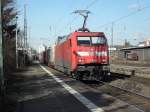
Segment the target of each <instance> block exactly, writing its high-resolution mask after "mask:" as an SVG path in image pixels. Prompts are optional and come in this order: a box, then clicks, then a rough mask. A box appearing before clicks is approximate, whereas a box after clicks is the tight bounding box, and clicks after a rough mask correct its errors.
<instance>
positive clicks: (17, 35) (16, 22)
mask: <svg viewBox="0 0 150 112" xmlns="http://www.w3.org/2000/svg"><path fill="white" fill-rule="evenodd" d="M16 68H17V69H18V16H16Z"/></svg>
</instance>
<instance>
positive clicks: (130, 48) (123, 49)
mask: <svg viewBox="0 0 150 112" xmlns="http://www.w3.org/2000/svg"><path fill="white" fill-rule="evenodd" d="M148 48H150V46H142V47H128V48H122V49H121V51H125V50H134V49H148Z"/></svg>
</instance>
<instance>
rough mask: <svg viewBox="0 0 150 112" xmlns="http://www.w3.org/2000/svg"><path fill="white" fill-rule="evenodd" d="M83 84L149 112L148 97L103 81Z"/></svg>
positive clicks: (149, 101) (149, 102)
mask: <svg viewBox="0 0 150 112" xmlns="http://www.w3.org/2000/svg"><path fill="white" fill-rule="evenodd" d="M84 83H86V84H87V85H88V86H90V87H92V88H94V89H96V90H99V91H101V92H103V93H106V94H109V95H111V96H113V97H116V98H118V99H120V100H122V101H125V102H127V103H128V104H130V105H133V106H134V107H136V108H138V109H140V110H142V111H143V112H150V97H147V96H144V95H143V94H140V93H136V92H134V91H132V90H128V89H124V88H121V87H118V86H114V85H112V84H110V83H109V82H105V81H95V82H90V83H89V82H88V81H87V82H84Z"/></svg>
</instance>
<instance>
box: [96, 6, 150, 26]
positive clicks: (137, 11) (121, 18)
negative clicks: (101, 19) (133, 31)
mask: <svg viewBox="0 0 150 112" xmlns="http://www.w3.org/2000/svg"><path fill="white" fill-rule="evenodd" d="M147 8H150V5H147V6H145V7H141V8H140V9H138V10H136V11H134V12H131V13H129V14H127V15H124V16H121V17H119V18H117V19H115V20H113V21H110V22H108V23H105V24H103V25H100V26H98V27H97V28H100V27H104V26H106V25H110V24H112V23H116V22H119V21H121V20H123V19H126V18H128V17H130V16H133V15H135V14H137V13H139V12H141V11H143V10H145V9H147Z"/></svg>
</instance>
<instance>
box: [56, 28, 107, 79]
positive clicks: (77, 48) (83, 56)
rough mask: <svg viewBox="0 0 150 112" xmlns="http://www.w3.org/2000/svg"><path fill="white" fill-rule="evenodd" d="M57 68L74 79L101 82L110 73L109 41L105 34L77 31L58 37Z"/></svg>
mask: <svg viewBox="0 0 150 112" xmlns="http://www.w3.org/2000/svg"><path fill="white" fill-rule="evenodd" d="M55 68H56V69H58V70H60V71H62V72H65V73H67V74H71V76H73V77H74V78H76V79H78V80H81V79H83V78H94V79H98V80H101V79H102V78H104V77H105V76H107V74H108V73H109V54H108V44H107V39H106V37H105V35H104V33H103V32H80V31H76V32H73V33H71V34H70V35H68V36H63V37H58V41H57V44H56V46H55Z"/></svg>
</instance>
